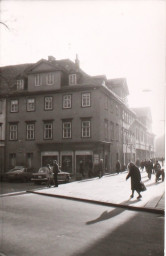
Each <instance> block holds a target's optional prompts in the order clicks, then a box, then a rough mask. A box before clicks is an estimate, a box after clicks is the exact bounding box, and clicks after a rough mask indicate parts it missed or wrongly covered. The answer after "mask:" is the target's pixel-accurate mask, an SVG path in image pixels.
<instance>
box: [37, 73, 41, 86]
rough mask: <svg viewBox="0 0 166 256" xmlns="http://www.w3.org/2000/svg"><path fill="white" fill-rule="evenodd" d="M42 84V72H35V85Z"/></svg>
mask: <svg viewBox="0 0 166 256" xmlns="http://www.w3.org/2000/svg"><path fill="white" fill-rule="evenodd" d="M41 85H42V76H41V74H35V86H41Z"/></svg>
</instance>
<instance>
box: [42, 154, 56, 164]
mask: <svg viewBox="0 0 166 256" xmlns="http://www.w3.org/2000/svg"><path fill="white" fill-rule="evenodd" d="M53 160H58V157H57V156H42V166H46V165H47V164H50V165H53Z"/></svg>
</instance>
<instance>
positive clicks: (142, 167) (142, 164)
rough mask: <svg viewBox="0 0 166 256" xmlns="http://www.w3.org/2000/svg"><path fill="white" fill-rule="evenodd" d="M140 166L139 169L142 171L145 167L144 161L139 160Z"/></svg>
mask: <svg viewBox="0 0 166 256" xmlns="http://www.w3.org/2000/svg"><path fill="white" fill-rule="evenodd" d="M140 167H141V170H142V172H143V170H144V167H145V163H144V161H141V163H140Z"/></svg>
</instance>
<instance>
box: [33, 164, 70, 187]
mask: <svg viewBox="0 0 166 256" xmlns="http://www.w3.org/2000/svg"><path fill="white" fill-rule="evenodd" d="M48 171H49V170H48V167H41V168H40V169H39V171H38V172H37V173H33V177H32V179H31V180H32V181H33V182H34V183H35V184H41V183H46V182H47V180H48V177H47V175H48ZM70 179H71V177H70V173H69V172H63V171H61V170H60V172H59V173H58V182H65V183H67V182H69V181H70ZM51 183H52V184H54V174H53V172H52V169H51Z"/></svg>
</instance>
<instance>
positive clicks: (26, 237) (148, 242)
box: [0, 185, 164, 256]
mask: <svg viewBox="0 0 166 256" xmlns="http://www.w3.org/2000/svg"><path fill="white" fill-rule="evenodd" d="M62 186H63V185H62ZM66 186H67V185H66ZM0 200H1V202H0V205H1V216H0V220H1V227H0V230H1V233H0V242H1V244H0V248H1V252H3V253H4V254H5V255H7V256H29V255H35V256H46V255H55V256H107V255H108V256H110V255H113V256H123V255H124V256H126V255H128V256H133V255H136V256H145V255H150V256H156V255H157V256H162V255H164V238H163V237H164V217H163V216H162V215H160V214H153V213H147V212H143V213H141V212H137V211H128V210H126V209H122V208H113V207H106V206H101V205H96V204H89V203H83V202H76V201H71V200H66V199H58V198H51V197H48V196H41V195H35V194H23V195H16V196H5V197H1V198H0Z"/></svg>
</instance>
